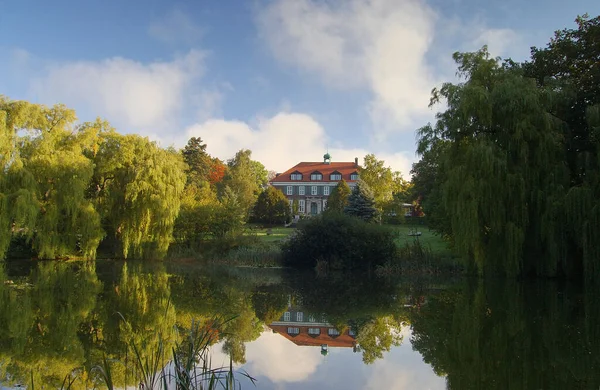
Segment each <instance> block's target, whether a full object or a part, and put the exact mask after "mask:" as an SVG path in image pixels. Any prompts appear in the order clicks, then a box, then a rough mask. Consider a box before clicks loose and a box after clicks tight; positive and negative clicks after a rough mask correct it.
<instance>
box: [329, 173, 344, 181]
mask: <svg viewBox="0 0 600 390" xmlns="http://www.w3.org/2000/svg"><path fill="white" fill-rule="evenodd" d="M329 180H331V181H340V180H342V174H341V173H339V172H338V171H335V172H333V173H332V174H331V175H329Z"/></svg>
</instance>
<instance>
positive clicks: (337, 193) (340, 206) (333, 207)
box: [294, 179, 352, 215]
mask: <svg viewBox="0 0 600 390" xmlns="http://www.w3.org/2000/svg"><path fill="white" fill-rule="evenodd" d="M351 192H352V191H351V190H350V187H349V186H348V183H346V181H345V180H344V179H342V180H340V181H339V182H338V183H337V185H336V186H335V187H334V188H333V190H332V191H331V194H330V195H329V198H327V211H330V212H338V213H341V212H343V211H344V208H345V207H346V206H347V205H348V197H349V196H350V193H351ZM294 215H296V214H294Z"/></svg>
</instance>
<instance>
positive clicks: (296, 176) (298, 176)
mask: <svg viewBox="0 0 600 390" xmlns="http://www.w3.org/2000/svg"><path fill="white" fill-rule="evenodd" d="M290 179H292V180H302V174H301V173H300V172H298V171H296V172H294V173H292V174H291V175H290Z"/></svg>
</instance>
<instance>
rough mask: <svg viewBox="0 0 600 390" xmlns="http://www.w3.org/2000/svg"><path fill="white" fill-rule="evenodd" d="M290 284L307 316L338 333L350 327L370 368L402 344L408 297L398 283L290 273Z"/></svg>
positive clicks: (344, 276) (288, 277)
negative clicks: (329, 325)
mask: <svg viewBox="0 0 600 390" xmlns="http://www.w3.org/2000/svg"><path fill="white" fill-rule="evenodd" d="M286 284H287V285H288V286H290V287H291V288H292V291H293V295H294V300H295V301H297V302H301V306H302V308H303V310H305V311H306V312H307V313H310V314H312V315H314V316H315V317H317V318H323V319H325V320H326V321H327V322H329V323H331V324H332V325H334V326H335V327H336V328H337V329H338V330H341V329H344V328H347V327H348V326H350V327H351V328H352V330H353V331H354V332H355V333H356V341H357V344H358V345H359V350H360V351H361V352H362V355H363V361H364V362H365V363H366V364H370V363H373V362H374V361H375V360H376V359H381V358H383V353H384V352H388V351H389V350H390V349H391V347H392V346H399V345H400V343H401V342H402V336H401V334H400V331H401V328H402V324H403V323H404V320H405V318H406V314H405V309H404V307H403V303H404V296H405V295H406V293H405V292H403V290H402V288H401V286H399V285H398V284H397V283H392V282H387V281H384V280H379V279H374V278H369V277H368V276H365V275H356V274H350V273H339V274H332V275H329V276H327V277H317V276H316V275H315V274H314V273H312V272H307V273H297V272H289V273H288V274H287V275H286Z"/></svg>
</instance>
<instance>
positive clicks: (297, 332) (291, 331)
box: [288, 328, 300, 334]
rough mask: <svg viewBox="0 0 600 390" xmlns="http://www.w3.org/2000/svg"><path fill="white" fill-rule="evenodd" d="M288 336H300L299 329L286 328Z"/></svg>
mask: <svg viewBox="0 0 600 390" xmlns="http://www.w3.org/2000/svg"><path fill="white" fill-rule="evenodd" d="M288 334H300V328H288Z"/></svg>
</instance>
